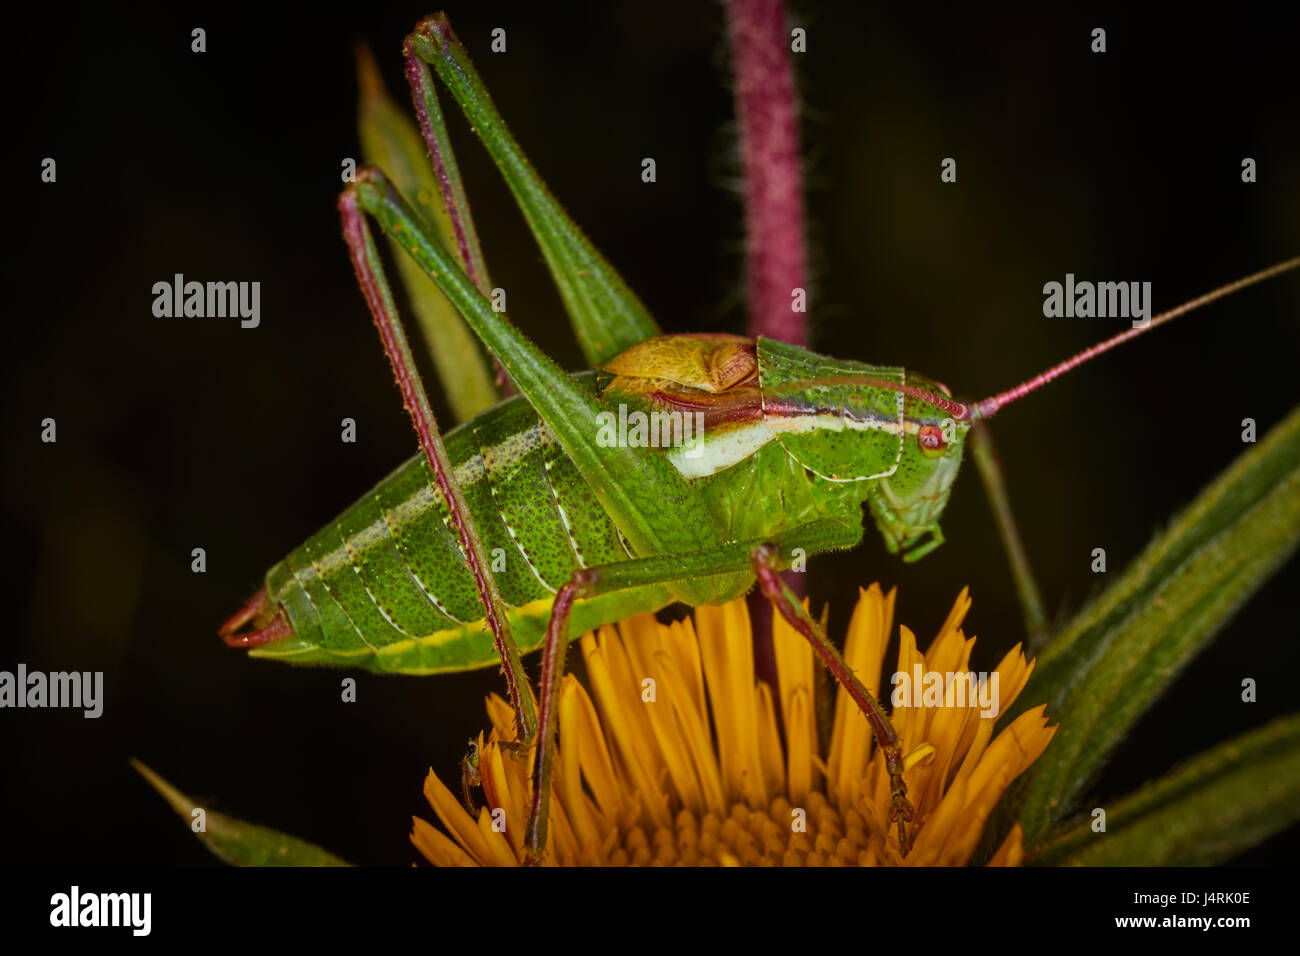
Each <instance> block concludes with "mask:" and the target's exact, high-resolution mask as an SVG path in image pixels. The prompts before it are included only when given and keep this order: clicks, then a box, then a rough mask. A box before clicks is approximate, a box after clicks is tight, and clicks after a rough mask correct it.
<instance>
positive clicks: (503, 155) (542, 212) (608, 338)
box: [408, 13, 659, 366]
mask: <svg viewBox="0 0 1300 956" xmlns="http://www.w3.org/2000/svg"><path fill="white" fill-rule="evenodd" d="M408 42H410V44H411V47H412V49H413V50H414V51H415V53H416V54H418V55H419V56H420V58H421V59H423V60H424V61H425V62H426V63H429V64H430V65H431V66H432V67H433V68H434V69H435V70H436V71H437V73H438V76H439V78H441V80H442V81H443V82H444V83H445V84H447V88H448V89H449V90H450V91H451V94H452V96H453V97H455V99H456V102H457V103H459V104H460V107H461V109H462V110H464V112H465V116H466V118H467V119H468V120H469V125H470V127H471V128H472V129H473V130H474V132H476V133H477V134H478V137H479V139H481V140H482V141H483V145H484V146H485V147H487V151H488V153H489V155H491V157H492V161H493V162H494V163H495V164H496V166H497V169H499V170H500V171H501V174H502V175H503V176H504V177H505V180H506V184H507V185H508V186H509V187H510V191H511V192H512V193H513V194H514V197H515V201H516V202H517V203H518V204H519V208H520V209H522V210H523V213H524V218H525V219H526V220H527V222H528V228H529V229H531V230H532V233H533V236H534V237H535V238H536V239H537V244H538V245H539V246H541V249H542V255H543V256H545V258H546V264H547V266H548V267H549V268H550V270H551V276H552V278H553V279H554V280H555V284H556V286H557V287H558V288H559V290H560V297H561V298H562V299H563V300H564V306H565V309H566V310H567V311H568V313H569V319H570V321H571V322H572V324H573V330H574V334H575V335H576V336H577V338H578V344H579V345H580V346H581V348H582V353H583V355H585V356H586V358H587V361H588V362H589V363H591V364H592V365H593V366H595V365H600V364H602V363H604V362H607V361H609V360H610V359H611V358H613V357H614V356H615V355H618V354H619V353H620V352H624V351H626V350H627V349H629V348H631V347H632V346H633V345H636V344H637V343H638V342H643V341H645V340H646V339H648V338H650V337H651V336H655V335H658V334H659V327H658V326H657V325H656V324H655V321H654V319H653V318H651V316H650V313H649V311H648V310H647V309H646V307H645V306H644V305H642V303H641V300H640V299H638V298H637V297H636V294H635V293H634V292H633V291H632V290H631V289H630V288H628V286H627V284H626V283H625V282H624V281H623V279H622V277H621V276H619V274H618V273H617V272H615V271H614V267H613V266H611V265H610V264H609V262H608V261H606V259H605V257H604V256H602V255H601V254H600V253H599V252H598V251H597V250H596V247H595V246H593V245H592V244H591V242H590V241H589V240H588V239H587V237H586V236H584V235H583V234H582V231H581V230H580V229H579V228H578V227H577V226H576V225H575V224H574V222H573V220H572V219H570V218H569V215H568V213H566V212H565V211H564V208H563V207H562V206H561V205H560V204H559V202H557V201H556V199H555V197H554V196H552V195H551V192H550V190H549V189H547V188H546V184H545V183H544V182H542V180H541V177H539V176H538V175H537V172H536V171H535V170H534V169H533V167H532V164H530V163H529V162H528V158H527V157H526V156H524V154H523V151H522V150H521V149H520V148H519V144H518V143H517V142H515V139H514V137H513V136H512V135H511V134H510V130H509V128H507V126H506V124H505V120H503V119H502V118H501V114H500V113H498V112H497V108H496V105H495V104H494V103H493V102H492V97H491V96H489V95H488V91H487V88H486V87H485V86H484V85H483V81H482V80H481V79H480V78H479V75H478V72H477V71H476V70H475V69H474V64H473V63H471V62H470V58H469V54H468V53H466V52H465V48H464V47H463V46H461V43H460V41H459V40H457V39H456V36H455V34H454V33H453V32H452V29H451V25H450V24H449V23H448V22H447V18H446V17H445V16H444V15H443V14H440V13H438V14H434V15H433V16H431V17H427V18H426V19H425V20H423V21H422V22H421V23H420V24H419V25H418V26H417V27H416V29H415V32H414V33H413V34H411V37H410V38H409V41H408ZM632 174H633V171H629V175H632Z"/></svg>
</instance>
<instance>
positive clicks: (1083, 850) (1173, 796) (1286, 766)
mask: <svg viewBox="0 0 1300 956" xmlns="http://www.w3.org/2000/svg"><path fill="white" fill-rule="evenodd" d="M1296 820H1300V714H1293V715H1291V716H1290V717H1284V718H1282V719H1280V720H1275V721H1273V722H1272V723H1271V724H1268V725H1267V726H1265V727H1261V728H1260V729H1258V730H1254V731H1251V732H1250V733H1248V734H1246V735H1244V736H1242V737H1238V738H1237V739H1235V740H1231V741H1228V742H1227V743H1224V744H1220V745H1219V746H1217V747H1215V748H1213V749H1212V750H1208V751H1206V752H1205V753H1203V754H1201V755H1200V756H1198V757H1196V758H1195V759H1194V760H1192V761H1190V762H1189V763H1187V764H1186V765H1185V766H1183V767H1181V768H1180V769H1178V770H1176V771H1174V772H1173V773H1170V774H1168V775H1167V776H1165V777H1163V778H1162V779H1160V780H1158V781H1156V782H1154V783H1151V784H1148V785H1147V786H1145V787H1143V788H1142V789H1141V790H1138V791H1137V792H1136V793H1133V794H1131V795H1130V796H1128V797H1125V798H1124V799H1123V800H1122V801H1120V802H1119V804H1117V805H1116V806H1115V807H1114V808H1108V809H1107V813H1106V832H1105V833H1094V832H1093V831H1092V827H1091V823H1090V822H1084V823H1083V824H1081V825H1079V826H1077V827H1075V828H1074V829H1072V830H1069V831H1068V832H1066V833H1064V834H1062V835H1060V836H1058V837H1056V838H1055V839H1052V840H1050V841H1049V842H1048V843H1046V844H1044V845H1043V846H1042V848H1041V849H1040V850H1038V851H1037V853H1036V854H1035V856H1034V858H1033V860H1032V862H1033V863H1042V864H1050V865H1063V866H1211V865H1214V864H1217V863H1222V862H1224V861H1225V860H1229V859H1231V858H1232V857H1234V856H1236V855H1237V854H1238V853H1240V852H1241V851H1242V850H1245V849H1248V848H1249V847H1252V846H1254V845H1255V844H1257V843H1260V842H1262V841H1264V840H1266V839H1267V838H1268V837H1270V836H1272V835H1273V834H1274V833H1277V832H1278V831H1279V830H1281V829H1283V828H1284V827H1286V826H1288V825H1290V824H1292V823H1294V822H1295V821H1296Z"/></svg>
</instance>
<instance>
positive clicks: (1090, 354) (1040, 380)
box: [971, 256, 1300, 419]
mask: <svg viewBox="0 0 1300 956" xmlns="http://www.w3.org/2000/svg"><path fill="white" fill-rule="evenodd" d="M1297 266H1300V256H1296V257H1295V258H1294V259H1288V260H1287V261H1286V262H1279V263H1278V264H1277V265H1275V266H1270V267H1269V268H1267V269H1264V270H1263V271H1261V272H1256V273H1255V274H1253V275H1248V276H1246V278H1244V279H1238V280H1237V281H1236V282H1229V283H1228V284H1227V285H1224V286H1219V288H1217V289H1215V290H1214V291H1212V292H1207V293H1205V295H1202V296H1198V297H1197V298H1195V299H1192V300H1191V301H1189V302H1184V303H1183V304H1182V305H1180V306H1177V307H1175V308H1172V309H1170V310H1169V311H1168V312H1161V313H1160V314H1159V315H1157V316H1155V317H1154V318H1153V319H1152V320H1151V321H1150V322H1148V323H1147V324H1146V325H1143V326H1140V327H1135V328H1131V329H1125V330H1124V331H1123V332H1121V333H1119V335H1116V336H1114V337H1113V338H1109V339H1106V341H1104V342H1099V343H1097V344H1096V345H1094V346H1093V347H1092V348H1089V349H1084V350H1083V351H1082V352H1080V353H1079V354H1078V355H1076V356H1074V357H1073V358H1069V359H1066V360H1065V361H1064V362H1062V363H1061V364H1060V365H1053V366H1052V367H1051V368H1049V369H1048V370H1047V371H1046V372H1043V373H1042V374H1041V375H1035V376H1034V377H1033V378H1031V379H1030V380H1029V381H1027V382H1023V383H1022V384H1020V385H1017V386H1016V387H1015V388H1012V389H1008V390H1007V391H1005V392H1002V393H1001V394H998V395H994V396H993V397H991V398H986V399H984V400H983V401H982V402H976V403H975V404H974V405H973V406H971V411H972V416H971V417H972V418H973V419H980V418H988V417H989V416H990V415H992V414H994V413H995V412H997V411H998V410H999V409H1001V408H1002V407H1004V406H1006V405H1009V404H1011V403H1012V402H1014V401H1015V400H1016V399H1018V398H1023V397H1024V396H1026V395H1028V394H1029V393H1030V392H1032V391H1035V390H1036V389H1039V388H1042V387H1043V386H1044V385H1046V384H1047V383H1048V382H1050V381H1051V380H1052V379H1054V378H1058V377H1059V376H1061V375H1064V374H1065V373H1066V372H1068V371H1070V369H1072V368H1077V367H1078V366H1080V365H1082V364H1083V363H1084V362H1087V361H1088V360H1089V359H1094V358H1096V357H1097V356H1098V355H1100V354H1101V353H1102V352H1109V351H1110V350H1111V349H1113V348H1114V347H1115V346H1117V345H1122V344H1123V343H1125V342H1127V341H1128V340H1129V339H1135V338H1137V337H1138V336H1139V335H1142V334H1143V333H1144V332H1150V331H1151V330H1152V329H1154V328H1155V327H1156V326H1158V325H1164V324H1165V323H1166V322H1169V321H1171V320H1173V319H1176V318H1178V317H1179V316H1180V315H1185V314H1186V313H1188V312H1191V311H1192V310H1193V309H1199V308H1200V307H1201V306H1203V305H1209V304H1210V303H1211V302H1214V301H1215V300H1216V299H1222V298H1223V297H1224V296H1228V295H1232V293H1234V292H1239V291H1241V290H1242V289H1244V288H1246V287H1247V286H1252V285H1255V284H1256V283H1257V282H1263V281H1264V280H1265V279H1271V278H1273V277H1274V276H1278V275H1281V274H1282V273H1284V272H1290V271H1291V270H1292V269H1294V268H1296V267H1297Z"/></svg>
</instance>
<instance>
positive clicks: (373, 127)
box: [357, 47, 499, 421]
mask: <svg viewBox="0 0 1300 956" xmlns="http://www.w3.org/2000/svg"><path fill="white" fill-rule="evenodd" d="M357 76H358V80H359V84H360V87H361V98H360V103H359V106H358V110H357V114H358V118H357V126H358V129H359V131H360V135H361V153H362V157H363V159H364V161H365V162H366V163H369V164H372V165H375V166H379V167H380V168H381V169H383V170H384V171H385V172H386V173H387V174H388V177H389V179H390V181H391V182H392V183H393V184H394V185H395V186H396V187H397V188H398V189H399V190H401V192H402V193H403V195H405V196H406V197H407V199H408V200H409V201H410V203H411V205H412V207H413V208H414V209H415V210H416V212H418V213H419V214H420V216H421V217H423V218H424V220H425V222H427V223H428V224H429V225H430V226H431V227H432V229H433V233H434V235H435V236H436V237H437V238H438V239H439V240H441V242H442V244H443V246H444V247H445V248H447V249H453V250H455V249H457V248H458V243H457V240H456V232H455V229H454V227H453V225H452V220H451V216H450V215H449V214H448V212H447V209H446V207H445V206H444V205H443V202H442V196H441V193H440V192H439V190H438V185H437V182H436V181H435V180H434V177H433V167H432V166H431V165H430V161H429V155H428V153H427V152H426V151H425V146H424V140H423V139H422V138H421V137H420V132H419V130H418V129H417V128H416V125H415V123H414V122H412V120H411V119H410V118H409V117H408V116H407V114H406V113H404V112H403V111H402V110H401V109H399V108H398V107H397V105H396V104H395V103H394V102H393V101H392V99H390V98H389V96H388V91H387V90H386V89H385V88H384V81H383V79H382V78H381V77H380V75H379V70H378V68H377V67H376V66H375V62H374V58H373V57H372V56H371V55H370V51H369V50H368V49H367V48H365V47H358V48H357ZM435 109H436V103H435ZM435 127H436V128H441V123H440V122H438V123H436V124H435ZM444 133H445V130H444ZM442 138H443V139H444V140H445V136H443V137H442ZM443 160H444V162H445V163H446V165H447V168H448V171H449V178H450V180H451V181H452V183H453V185H454V187H455V189H454V195H455V196H456V197H457V198H456V201H457V204H458V206H459V209H460V213H461V217H460V218H461V222H462V223H463V224H464V226H465V230H466V236H467V240H468V246H469V250H470V256H471V259H472V260H473V261H474V262H475V265H476V270H477V271H476V274H477V275H478V276H481V277H482V281H483V282H485V283H486V282H487V271H486V268H485V267H484V265H483V254H482V252H481V250H480V249H479V245H478V236H477V234H476V233H475V232H474V226H473V220H472V219H470V217H469V206H468V204H467V203H466V202H465V198H464V190H463V189H460V188H459V187H460V174H459V172H457V170H456V162H455V157H454V156H453V155H452V153H451V145H450V143H445V142H444V143H443ZM390 248H392V249H393V250H394V253H395V255H394V259H395V260H396V262H397V272H398V274H399V275H400V276H401V278H402V286H403V287H404V288H405V290H406V296H407V299H408V300H409V301H410V303H411V310H412V311H413V312H414V313H415V318H416V321H417V322H418V323H419V325H420V329H421V331H422V332H423V336H424V341H425V343H426V345H427V346H428V348H429V354H430V355H431V356H432V357H433V366H434V368H435V369H436V371H437V373H438V379H439V381H440V382H441V383H442V388H443V392H444V394H445V395H446V396H447V402H448V404H449V405H450V406H451V410H452V414H453V415H454V416H455V418H456V420H457V421H465V420H467V419H470V418H473V417H474V416H475V415H476V414H478V413H479V412H481V411H482V410H483V409H485V408H488V407H490V406H492V405H495V404H496V403H497V401H498V400H499V396H498V395H497V391H496V388H495V386H494V385H493V376H492V370H491V366H490V365H489V363H488V361H487V358H486V357H485V356H484V354H483V351H482V349H480V348H479V345H478V340H477V339H475V337H474V335H473V333H472V332H470V330H469V329H468V328H467V327H466V325H465V323H464V321H463V320H462V319H461V317H460V313H458V312H457V311H456V309H455V307H454V306H453V305H452V304H451V303H450V302H448V301H447V298H446V296H444V295H443V294H442V292H441V291H440V290H439V289H438V286H437V285H436V284H434V282H433V280H432V279H430V278H429V277H428V276H427V275H425V274H424V273H423V272H422V271H421V270H420V267H419V266H417V265H416V264H415V263H413V262H412V261H411V259H410V257H409V256H407V255H405V254H404V253H402V252H401V251H400V249H399V247H398V246H397V245H395V244H393V245H392V246H391V247H390Z"/></svg>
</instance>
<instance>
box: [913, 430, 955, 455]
mask: <svg viewBox="0 0 1300 956" xmlns="http://www.w3.org/2000/svg"><path fill="white" fill-rule="evenodd" d="M916 443H917V444H918V445H920V446H921V451H923V452H926V453H927V454H931V455H934V454H939V453H942V452H943V450H944V449H945V448H947V447H948V442H947V441H945V440H944V437H943V429H942V428H940V427H939V426H938V425H922V426H921V427H920V428H919V429H918V430H917V432H916Z"/></svg>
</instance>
